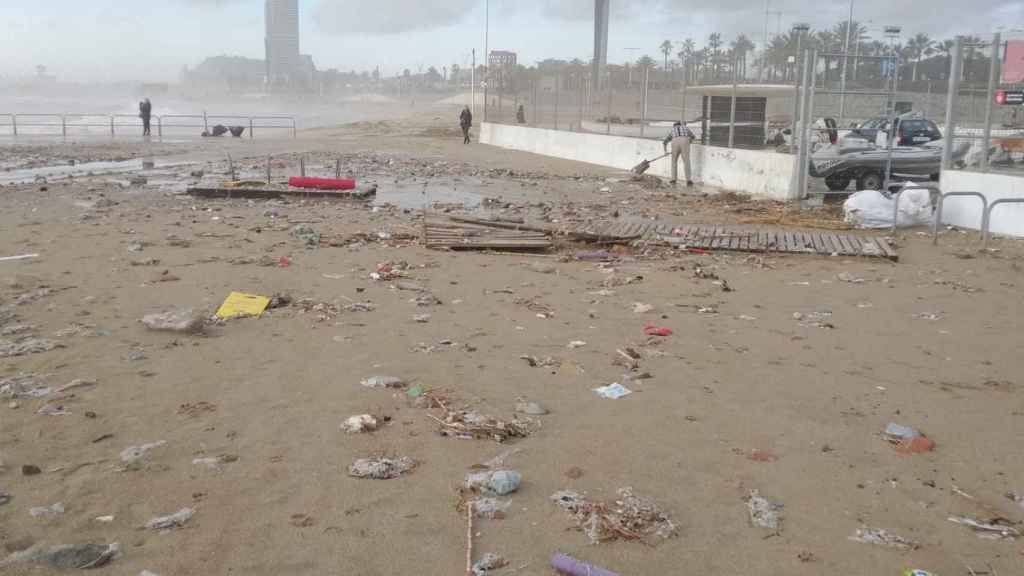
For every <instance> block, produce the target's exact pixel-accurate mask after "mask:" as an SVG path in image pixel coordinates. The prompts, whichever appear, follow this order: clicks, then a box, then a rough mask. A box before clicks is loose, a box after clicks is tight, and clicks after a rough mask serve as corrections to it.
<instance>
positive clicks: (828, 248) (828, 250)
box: [821, 232, 836, 256]
mask: <svg viewBox="0 0 1024 576" xmlns="http://www.w3.org/2000/svg"><path fill="white" fill-rule="evenodd" d="M821 240H822V243H823V244H824V245H825V251H824V252H823V254H824V255H826V256H828V255H830V254H832V253H833V252H835V251H836V247H835V245H834V244H833V243H832V234H831V233H829V232H822V233H821Z"/></svg>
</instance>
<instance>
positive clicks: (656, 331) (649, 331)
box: [644, 324, 672, 337]
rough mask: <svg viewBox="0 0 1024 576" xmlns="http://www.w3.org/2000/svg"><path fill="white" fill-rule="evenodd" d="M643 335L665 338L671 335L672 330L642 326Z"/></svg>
mask: <svg viewBox="0 0 1024 576" xmlns="http://www.w3.org/2000/svg"><path fill="white" fill-rule="evenodd" d="M644 334H646V335H648V336H661V337H667V336H671V335H672V329H671V328H664V327H661V326H652V325H650V324H648V325H647V326H644Z"/></svg>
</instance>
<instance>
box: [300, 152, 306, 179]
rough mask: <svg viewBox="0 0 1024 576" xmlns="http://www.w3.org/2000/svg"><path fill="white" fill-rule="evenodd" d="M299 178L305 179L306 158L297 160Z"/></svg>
mask: <svg viewBox="0 0 1024 576" xmlns="http://www.w3.org/2000/svg"><path fill="white" fill-rule="evenodd" d="M299 176H302V177H303V178H305V177H306V157H305V156H303V157H301V158H299Z"/></svg>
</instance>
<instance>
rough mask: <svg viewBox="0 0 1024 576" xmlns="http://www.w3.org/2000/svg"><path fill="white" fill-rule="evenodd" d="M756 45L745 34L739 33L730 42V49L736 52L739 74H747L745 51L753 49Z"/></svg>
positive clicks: (744, 75)
mask: <svg viewBox="0 0 1024 576" xmlns="http://www.w3.org/2000/svg"><path fill="white" fill-rule="evenodd" d="M756 48H757V46H755V45H754V43H753V42H751V41H750V38H747V35H746V34H740V35H739V36H737V37H736V40H733V42H732V51H733V53H735V54H736V60H737V62H738V63H739V65H740V75H742V76H743V77H744V78H746V76H747V53H749V52H752V51H753V50H755V49H756Z"/></svg>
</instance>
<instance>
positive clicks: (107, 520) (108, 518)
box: [93, 516, 114, 524]
mask: <svg viewBox="0 0 1024 576" xmlns="http://www.w3.org/2000/svg"><path fill="white" fill-rule="evenodd" d="M93 520H95V521H97V522H102V523H104V524H110V523H111V522H113V521H114V517H113V516H97V517H95V518H93Z"/></svg>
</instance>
